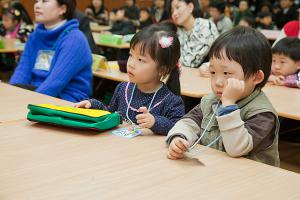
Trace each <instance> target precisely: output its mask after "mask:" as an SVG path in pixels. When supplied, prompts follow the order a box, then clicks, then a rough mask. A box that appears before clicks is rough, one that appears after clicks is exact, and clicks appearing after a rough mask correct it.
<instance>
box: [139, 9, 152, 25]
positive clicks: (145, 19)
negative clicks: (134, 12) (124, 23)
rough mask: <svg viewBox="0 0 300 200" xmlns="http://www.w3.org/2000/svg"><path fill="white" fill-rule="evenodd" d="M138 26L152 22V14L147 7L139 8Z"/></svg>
mask: <svg viewBox="0 0 300 200" xmlns="http://www.w3.org/2000/svg"><path fill="white" fill-rule="evenodd" d="M139 21H140V26H139V29H140V30H141V29H143V28H145V27H147V26H149V25H151V24H153V21H152V16H151V13H150V10H149V9H148V8H142V9H141V10H140V20H139Z"/></svg>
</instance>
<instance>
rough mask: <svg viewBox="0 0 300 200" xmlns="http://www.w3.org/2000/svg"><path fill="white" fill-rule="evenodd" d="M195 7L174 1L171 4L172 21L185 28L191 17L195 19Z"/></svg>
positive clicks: (178, 0)
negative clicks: (193, 13)
mask: <svg viewBox="0 0 300 200" xmlns="http://www.w3.org/2000/svg"><path fill="white" fill-rule="evenodd" d="M193 9H194V5H193V4H192V3H189V4H187V3H185V2H184V1H180V0H173V1H172V3H171V12H172V19H173V21H174V23H175V24H176V25H178V26H183V25H184V24H185V23H186V22H187V20H188V19H189V18H190V17H193V15H192V12H193Z"/></svg>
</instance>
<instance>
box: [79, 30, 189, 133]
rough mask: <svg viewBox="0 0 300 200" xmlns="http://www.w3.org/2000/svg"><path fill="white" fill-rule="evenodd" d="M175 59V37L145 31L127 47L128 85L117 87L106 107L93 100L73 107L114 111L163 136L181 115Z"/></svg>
mask: <svg viewBox="0 0 300 200" xmlns="http://www.w3.org/2000/svg"><path fill="white" fill-rule="evenodd" d="M164 26H165V25H164ZM179 58H180V44H179V40H178V38H177V36H176V34H175V33H173V32H171V31H170V30H169V29H167V28H166V27H163V26H162V25H151V26H149V27H146V28H145V29H143V30H141V31H140V32H138V33H137V34H136V35H135V36H134V37H133V39H132V40H131V43H130V56H129V59H128V62H127V73H128V76H129V79H130V82H127V83H120V84H119V85H118V86H117V88H116V90H115V92H114V95H113V98H112V100H111V102H110V104H109V106H105V105H104V104H103V103H102V102H100V101H97V100H95V99H89V100H85V101H82V102H80V103H78V104H76V105H75V106H76V107H79V108H93V109H104V110H108V111H110V112H116V111H117V112H119V113H120V114H121V115H122V117H123V118H124V119H127V120H128V121H129V122H131V123H132V125H133V126H134V124H137V125H138V126H139V127H141V128H145V129H147V130H149V129H150V130H151V132H153V133H156V134H161V135H166V134H167V133H168V131H169V130H170V129H171V128H172V127H173V125H174V124H175V123H176V122H177V121H178V120H179V119H180V118H181V117H182V116H183V115H184V104H183V101H182V99H181V97H180V96H179V95H180V83H179V69H178V60H179ZM166 77H169V78H168V80H167V83H166V84H164V83H163V82H162V80H163V79H164V78H166Z"/></svg>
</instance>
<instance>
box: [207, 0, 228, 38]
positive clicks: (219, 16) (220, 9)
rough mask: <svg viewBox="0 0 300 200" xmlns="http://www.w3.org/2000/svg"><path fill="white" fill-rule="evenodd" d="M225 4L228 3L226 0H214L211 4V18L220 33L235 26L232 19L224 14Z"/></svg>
mask: <svg viewBox="0 0 300 200" xmlns="http://www.w3.org/2000/svg"><path fill="white" fill-rule="evenodd" d="M225 6H226V3H225V1H224V0H213V1H211V2H210V4H209V14H210V16H211V18H210V20H211V21H213V22H214V23H215V24H216V26H217V29H218V31H219V33H220V34H221V33H224V32H226V31H228V30H230V29H232V27H233V24H232V21H231V19H230V18H229V17H227V16H225V14H224V11H225Z"/></svg>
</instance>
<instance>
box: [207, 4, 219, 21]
mask: <svg viewBox="0 0 300 200" xmlns="http://www.w3.org/2000/svg"><path fill="white" fill-rule="evenodd" d="M209 14H210V16H211V17H212V18H213V20H214V21H217V20H219V18H220V16H221V13H220V12H219V10H218V9H217V8H213V7H210V8H209Z"/></svg>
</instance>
